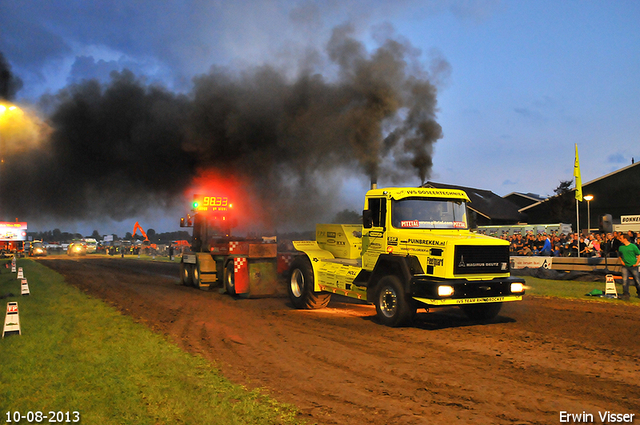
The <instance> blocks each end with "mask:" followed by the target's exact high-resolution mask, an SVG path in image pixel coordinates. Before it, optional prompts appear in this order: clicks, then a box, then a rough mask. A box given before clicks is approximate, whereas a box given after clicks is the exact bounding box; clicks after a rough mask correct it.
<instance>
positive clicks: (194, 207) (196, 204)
mask: <svg viewBox="0 0 640 425" xmlns="http://www.w3.org/2000/svg"><path fill="white" fill-rule="evenodd" d="M199 206H200V204H199V203H198V201H193V209H196V208H198V207H199Z"/></svg>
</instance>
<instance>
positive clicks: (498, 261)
mask: <svg viewBox="0 0 640 425" xmlns="http://www.w3.org/2000/svg"><path fill="white" fill-rule="evenodd" d="M453 272H454V274H493V273H508V272H509V246H506V245H505V246H481V245H480V246H477V245H458V246H456V250H455V255H454V264H453Z"/></svg>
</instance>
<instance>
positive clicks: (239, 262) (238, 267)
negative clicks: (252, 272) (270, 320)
mask: <svg viewBox="0 0 640 425" xmlns="http://www.w3.org/2000/svg"><path fill="white" fill-rule="evenodd" d="M233 279H234V283H235V288H236V294H238V295H242V294H247V293H248V292H249V265H248V263H247V258H246V257H236V258H234V259H233Z"/></svg>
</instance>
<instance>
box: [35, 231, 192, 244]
mask: <svg viewBox="0 0 640 425" xmlns="http://www.w3.org/2000/svg"><path fill="white" fill-rule="evenodd" d="M111 236H113V240H114V241H119V240H125V241H131V240H134V239H139V240H142V239H144V237H143V236H142V235H139V234H136V236H135V237H134V236H133V235H132V234H131V232H127V233H126V234H125V235H124V237H122V238H121V237H119V236H118V235H116V234H115V233H114V234H111ZM147 237H148V238H149V241H150V242H151V243H169V242H171V241H176V240H190V239H191V235H190V234H189V232H188V231H185V230H179V231H176V232H164V233H156V231H155V230H154V229H149V230H147ZM84 238H93V239H95V240H97V241H101V240H102V239H103V238H104V235H102V234H101V233H100V232H98V230H94V231H93V233H91V235H89V236H83V235H82V234H80V233H70V232H63V231H61V230H60V229H53V230H47V231H44V232H27V239H31V240H41V241H44V242H69V241H72V240H74V239H84Z"/></svg>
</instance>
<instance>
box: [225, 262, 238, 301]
mask: <svg viewBox="0 0 640 425" xmlns="http://www.w3.org/2000/svg"><path fill="white" fill-rule="evenodd" d="M233 267H234V266H233V260H231V261H229V262H228V263H227V267H226V268H225V272H224V288H225V289H226V290H227V292H228V293H229V294H230V295H236V277H235V270H234V268H233Z"/></svg>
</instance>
